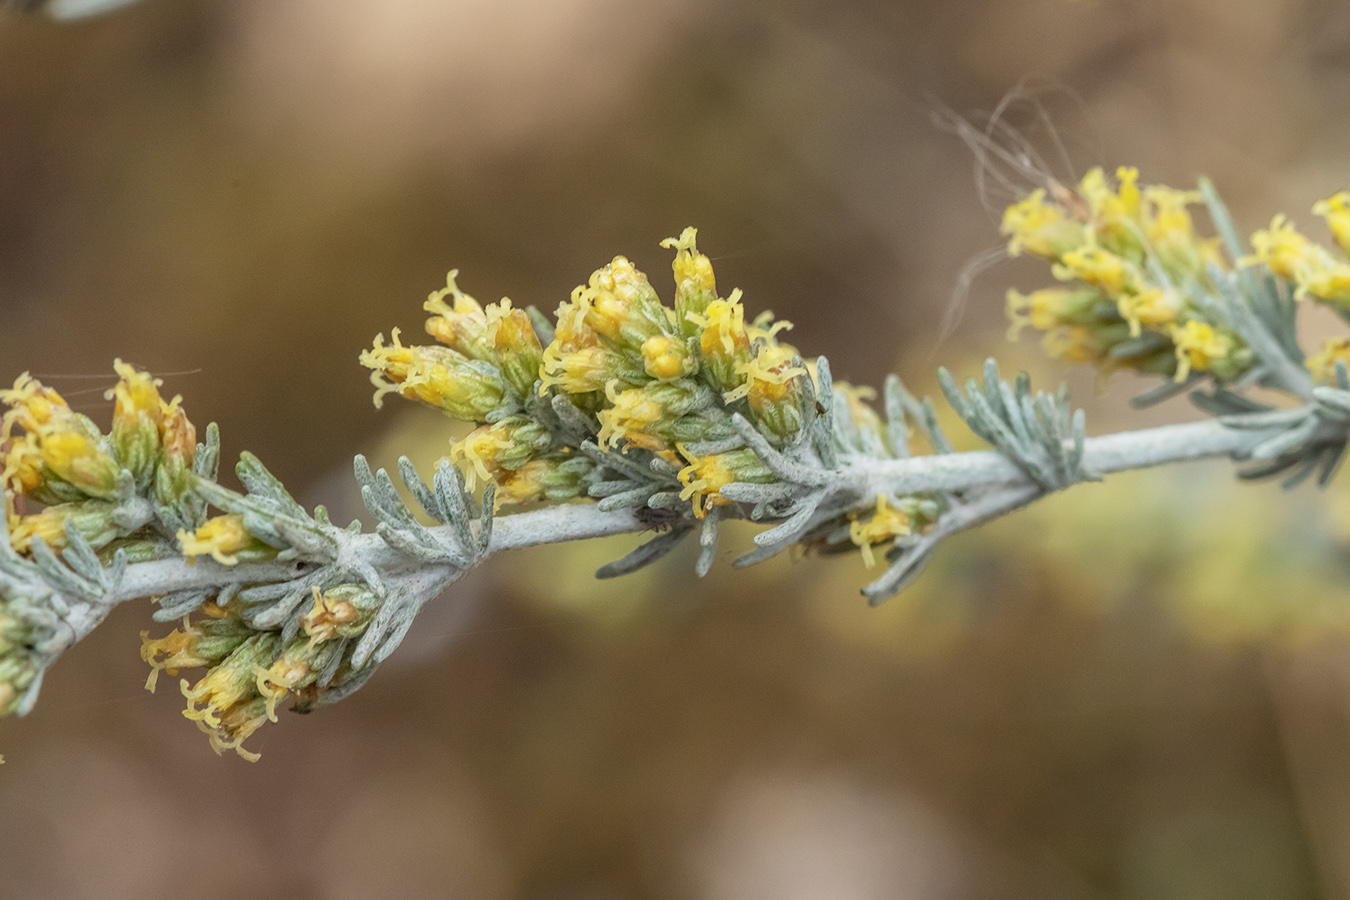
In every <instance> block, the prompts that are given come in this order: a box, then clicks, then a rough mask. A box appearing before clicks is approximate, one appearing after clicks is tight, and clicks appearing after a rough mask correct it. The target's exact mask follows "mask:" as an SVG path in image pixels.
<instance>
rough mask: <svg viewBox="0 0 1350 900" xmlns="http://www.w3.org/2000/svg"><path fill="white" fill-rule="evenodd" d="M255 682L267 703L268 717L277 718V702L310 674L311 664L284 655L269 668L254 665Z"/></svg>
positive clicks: (271, 719)
mask: <svg viewBox="0 0 1350 900" xmlns="http://www.w3.org/2000/svg"><path fill="white" fill-rule="evenodd" d="M253 674H254V676H255V680H254V683H255V684H256V685H257V687H258V694H259V695H260V696H261V697H262V698H263V701H264V702H265V703H266V709H267V719H268V721H270V722H275V721H276V720H277V704H278V703H280V702H281V701H282V700H285V699H286V695H287V694H288V693H290V692H291V691H292V690H294V689H295V688H296V687H297V686H298V685H299V684H300V682H302V681H304V680H305V679H306V678H307V677H308V676H309V665H308V664H307V663H305V662H302V661H298V660H293V659H288V658H287V657H285V656H283V657H281V659H278V660H277V661H276V662H274V663H272V665H271V666H269V667H268V668H263V667H262V666H259V665H255V666H253Z"/></svg>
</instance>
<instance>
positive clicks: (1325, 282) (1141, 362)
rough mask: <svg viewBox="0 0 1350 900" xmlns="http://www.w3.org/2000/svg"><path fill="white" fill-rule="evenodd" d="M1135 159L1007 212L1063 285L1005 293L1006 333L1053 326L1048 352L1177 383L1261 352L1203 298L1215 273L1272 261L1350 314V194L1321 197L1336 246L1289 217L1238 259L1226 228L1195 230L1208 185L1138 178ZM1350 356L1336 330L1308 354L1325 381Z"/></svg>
mask: <svg viewBox="0 0 1350 900" xmlns="http://www.w3.org/2000/svg"><path fill="white" fill-rule="evenodd" d="M1138 177H1139V173H1138V171H1137V170H1136V169H1133V168H1127V167H1122V168H1119V169H1117V170H1116V178H1115V180H1114V183H1113V181H1112V180H1111V179H1110V178H1108V177H1107V176H1106V175H1105V174H1104V172H1103V171H1102V170H1101V169H1100V168H1094V169H1092V170H1091V171H1090V172H1088V173H1087V174H1086V175H1085V176H1083V178H1082V180H1081V181H1080V182H1079V183H1078V185H1077V186H1076V187H1068V186H1065V185H1063V184H1061V183H1059V182H1057V181H1053V180H1047V183H1046V185H1045V186H1044V187H1042V188H1037V189H1036V190H1033V191H1031V192H1030V193H1029V194H1028V195H1027V196H1026V197H1024V198H1022V199H1021V200H1019V201H1017V202H1016V203H1013V204H1012V205H1011V206H1009V207H1008V208H1007V209H1006V210H1005V211H1004V214H1003V226H1002V231H1003V234H1004V235H1006V236H1007V237H1008V254H1009V255H1010V256H1018V255H1020V254H1021V253H1023V252H1026V253H1030V254H1032V255H1034V256H1038V257H1041V258H1043V259H1046V260H1048V261H1049V262H1050V264H1051V266H1050V271H1051V274H1052V275H1053V276H1054V277H1055V279H1056V280H1057V281H1059V282H1061V285H1060V286H1056V287H1049V288H1042V289H1039V290H1036V291H1033V292H1031V293H1030V294H1023V293H1020V292H1018V291H1009V293H1008V316H1009V318H1010V320H1011V322H1012V326H1011V328H1010V330H1009V334H1010V336H1011V337H1012V338H1015V337H1016V336H1017V334H1018V332H1020V331H1021V330H1022V329H1023V328H1024V327H1026V326H1031V327H1032V328H1035V329H1037V330H1039V331H1043V332H1045V338H1044V344H1045V348H1046V350H1047V352H1049V353H1050V354H1051V355H1052V356H1054V357H1056V358H1058V359H1061V360H1064V361H1066V362H1088V363H1093V364H1095V365H1097V366H1098V367H1100V368H1101V370H1102V371H1103V372H1104V373H1109V372H1110V371H1111V370H1113V369H1115V368H1122V367H1124V368H1133V369H1137V370H1139V371H1142V372H1148V373H1153V374H1159V375H1166V376H1170V377H1173V378H1175V379H1176V380H1178V381H1183V380H1185V379H1186V378H1187V377H1188V376H1190V375H1192V374H1203V375H1208V376H1210V377H1212V378H1213V379H1214V380H1215V381H1217V382H1220V383H1224V382H1233V381H1236V380H1238V379H1240V378H1241V377H1242V376H1243V375H1245V374H1247V372H1248V371H1250V369H1251V368H1252V366H1253V365H1254V363H1255V361H1256V360H1255V355H1254V353H1253V351H1252V349H1251V348H1249V347H1248V346H1247V345H1246V344H1245V343H1244V341H1243V340H1242V338H1241V337H1239V335H1238V334H1237V333H1236V331H1235V330H1234V329H1233V328H1232V327H1230V325H1229V323H1227V322H1225V321H1223V320H1222V317H1221V316H1216V315H1215V314H1214V312H1213V309H1214V306H1213V305H1212V304H1209V303H1206V302H1204V301H1205V299H1206V298H1212V297H1214V296H1215V295H1216V293H1218V289H1217V288H1216V285H1215V279H1216V277H1220V278H1221V277H1224V276H1226V275H1228V274H1231V273H1233V272H1235V271H1239V272H1240V271H1243V270H1246V269H1250V268H1252V267H1254V266H1264V267H1265V268H1266V269H1267V270H1268V271H1269V272H1270V273H1271V274H1272V275H1274V276H1276V277H1277V278H1278V279H1281V280H1282V281H1283V282H1284V283H1285V284H1286V285H1287V288H1286V289H1287V291H1288V293H1289V295H1290V296H1292V297H1293V298H1294V299H1296V300H1312V301H1315V302H1318V303H1323V304H1327V305H1329V306H1332V307H1334V308H1336V309H1337V310H1338V311H1339V312H1341V313H1342V314H1345V313H1347V312H1350V260H1347V253H1350V192H1346V191H1342V192H1340V193H1338V194H1336V195H1334V196H1332V197H1329V198H1327V199H1325V200H1321V201H1319V202H1317V203H1316V204H1314V205H1313V208H1312V211H1313V213H1315V214H1317V215H1319V216H1321V217H1322V218H1323V219H1324V220H1325V221H1326V224H1327V227H1328V229H1329V230H1330V232H1331V234H1332V236H1333V237H1334V238H1335V241H1336V245H1337V248H1338V250H1337V251H1333V250H1331V249H1329V248H1327V247H1325V246H1323V245H1321V244H1318V243H1316V242H1315V241H1313V240H1311V239H1310V238H1308V237H1306V236H1304V235H1303V234H1301V233H1299V231H1298V230H1297V229H1296V228H1295V227H1294V226H1293V224H1291V223H1290V222H1289V221H1288V219H1287V218H1286V217H1285V216H1283V215H1277V216H1276V217H1275V218H1274V220H1273V221H1272V222H1271V223H1270V227H1269V228H1265V229H1261V230H1259V231H1256V232H1255V233H1253V234H1252V236H1251V239H1250V243H1251V252H1250V253H1247V254H1242V255H1239V256H1238V258H1236V259H1233V258H1231V257H1230V256H1226V255H1225V254H1224V252H1223V250H1222V249H1221V240H1220V238H1219V237H1201V236H1199V235H1198V234H1197V233H1196V229H1195V225H1194V222H1193V220H1192V218H1191V215H1190V212H1189V209H1188V208H1189V207H1191V206H1193V205H1195V204H1197V203H1199V202H1201V201H1202V199H1203V198H1202V194H1201V192H1200V191H1181V190H1176V189H1174V188H1170V187H1165V186H1162V185H1148V186H1143V187H1141V186H1139V184H1138ZM1338 361H1340V362H1350V340H1347V339H1345V338H1341V337H1336V338H1329V339H1327V340H1326V341H1325V342H1324V344H1323V346H1322V348H1321V350H1320V351H1319V352H1318V353H1316V354H1313V355H1311V356H1309V357H1308V359H1307V368H1308V370H1309V372H1310V374H1311V376H1312V378H1313V379H1314V380H1315V381H1317V382H1318V383H1322V384H1330V383H1333V381H1334V378H1335V369H1336V363H1337V362H1338Z"/></svg>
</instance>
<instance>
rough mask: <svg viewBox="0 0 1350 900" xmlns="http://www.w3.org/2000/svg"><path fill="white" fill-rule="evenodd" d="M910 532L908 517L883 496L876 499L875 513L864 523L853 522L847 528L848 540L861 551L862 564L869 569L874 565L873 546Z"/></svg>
mask: <svg viewBox="0 0 1350 900" xmlns="http://www.w3.org/2000/svg"><path fill="white" fill-rule="evenodd" d="M910 532H911V522H910V518H909V516H908V515H906V514H905V513H904V511H902V510H899V509H896V508H895V507H893V506H891V505H890V503H889V501H888V500H887V499H886V495H885V494H882V495H880V496H879V497H877V508H876V511H874V512H873V513H872V515H871V516H870V517H869V518H868V519H867V521H866V522H862V521H854V522H853V523H852V524H850V525H849V526H848V537H849V540H851V541H853V543H854V544H857V545H858V549H859V550H861V551H862V558H863V564H864V565H866V566H867V568H869V569H870V568H872V567H873V566H874V565H876V558H875V557H874V556H873V555H872V546H873V545H874V544H882V543H885V542H886V541H890V540H894V539H895V538H897V537H901V536H903V535H907V534H909V533H910Z"/></svg>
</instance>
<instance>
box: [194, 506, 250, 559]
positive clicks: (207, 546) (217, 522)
mask: <svg viewBox="0 0 1350 900" xmlns="http://www.w3.org/2000/svg"><path fill="white" fill-rule="evenodd" d="M178 543H179V545H180V546H181V547H182V548H183V555H184V556H186V557H188V558H189V559H192V558H195V557H198V556H201V555H203V554H210V555H211V558H212V559H214V560H215V561H216V562H218V563H220V564H221V565H223V566H232V565H234V564H235V563H237V562H239V557H238V556H237V554H238V553H239V551H241V550H244V549H246V548H247V547H249V546H250V545H251V544H252V543H253V536H252V535H251V534H249V533H248V531H247V530H246V529H245V528H244V517H243V516H241V515H237V514H234V513H231V514H229V515H224V516H216V517H215V518H213V519H208V520H207V521H206V522H205V523H204V524H203V525H202V527H201V528H198V529H197V530H196V531H194V532H192V533H191V534H189V533H188V532H187V531H186V530H185V529H181V528H180V529H179V531H178Z"/></svg>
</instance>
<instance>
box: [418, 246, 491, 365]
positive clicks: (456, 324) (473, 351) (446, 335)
mask: <svg viewBox="0 0 1350 900" xmlns="http://www.w3.org/2000/svg"><path fill="white" fill-rule="evenodd" d="M458 275H459V270H458V269H451V270H450V273H449V274H448V275H446V276H445V287H443V288H441V289H440V290H439V291H432V292H431V294H430V295H428V297H427V302H426V303H424V304H422V308H423V309H424V310H426V311H427V312H429V313H433V316H432V317H431V318H429V319H427V322H426V330H427V334H429V335H431V336H432V337H434V338H435V339H436V340H438V341H440V342H441V343H443V344H445V345H446V346H447V347H450V348H451V349H452V350H455V351H457V352H459V353H462V354H464V355H465V356H467V357H469V358H470V359H484V360H488V361H492V359H493V355H492V345H491V342H490V341H489V340H488V322H487V316H486V315H485V314H484V312H483V307H482V306H481V305H479V303H478V301H477V300H475V299H474V298H473V297H471V296H469V295H468V294H466V293H464V292H463V291H461V290H460V289H459V286H458V285H457V284H455V278H456V276H458ZM446 297H450V298H451V300H452V301H453V302H452V303H446V302H445V298H446Z"/></svg>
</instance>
